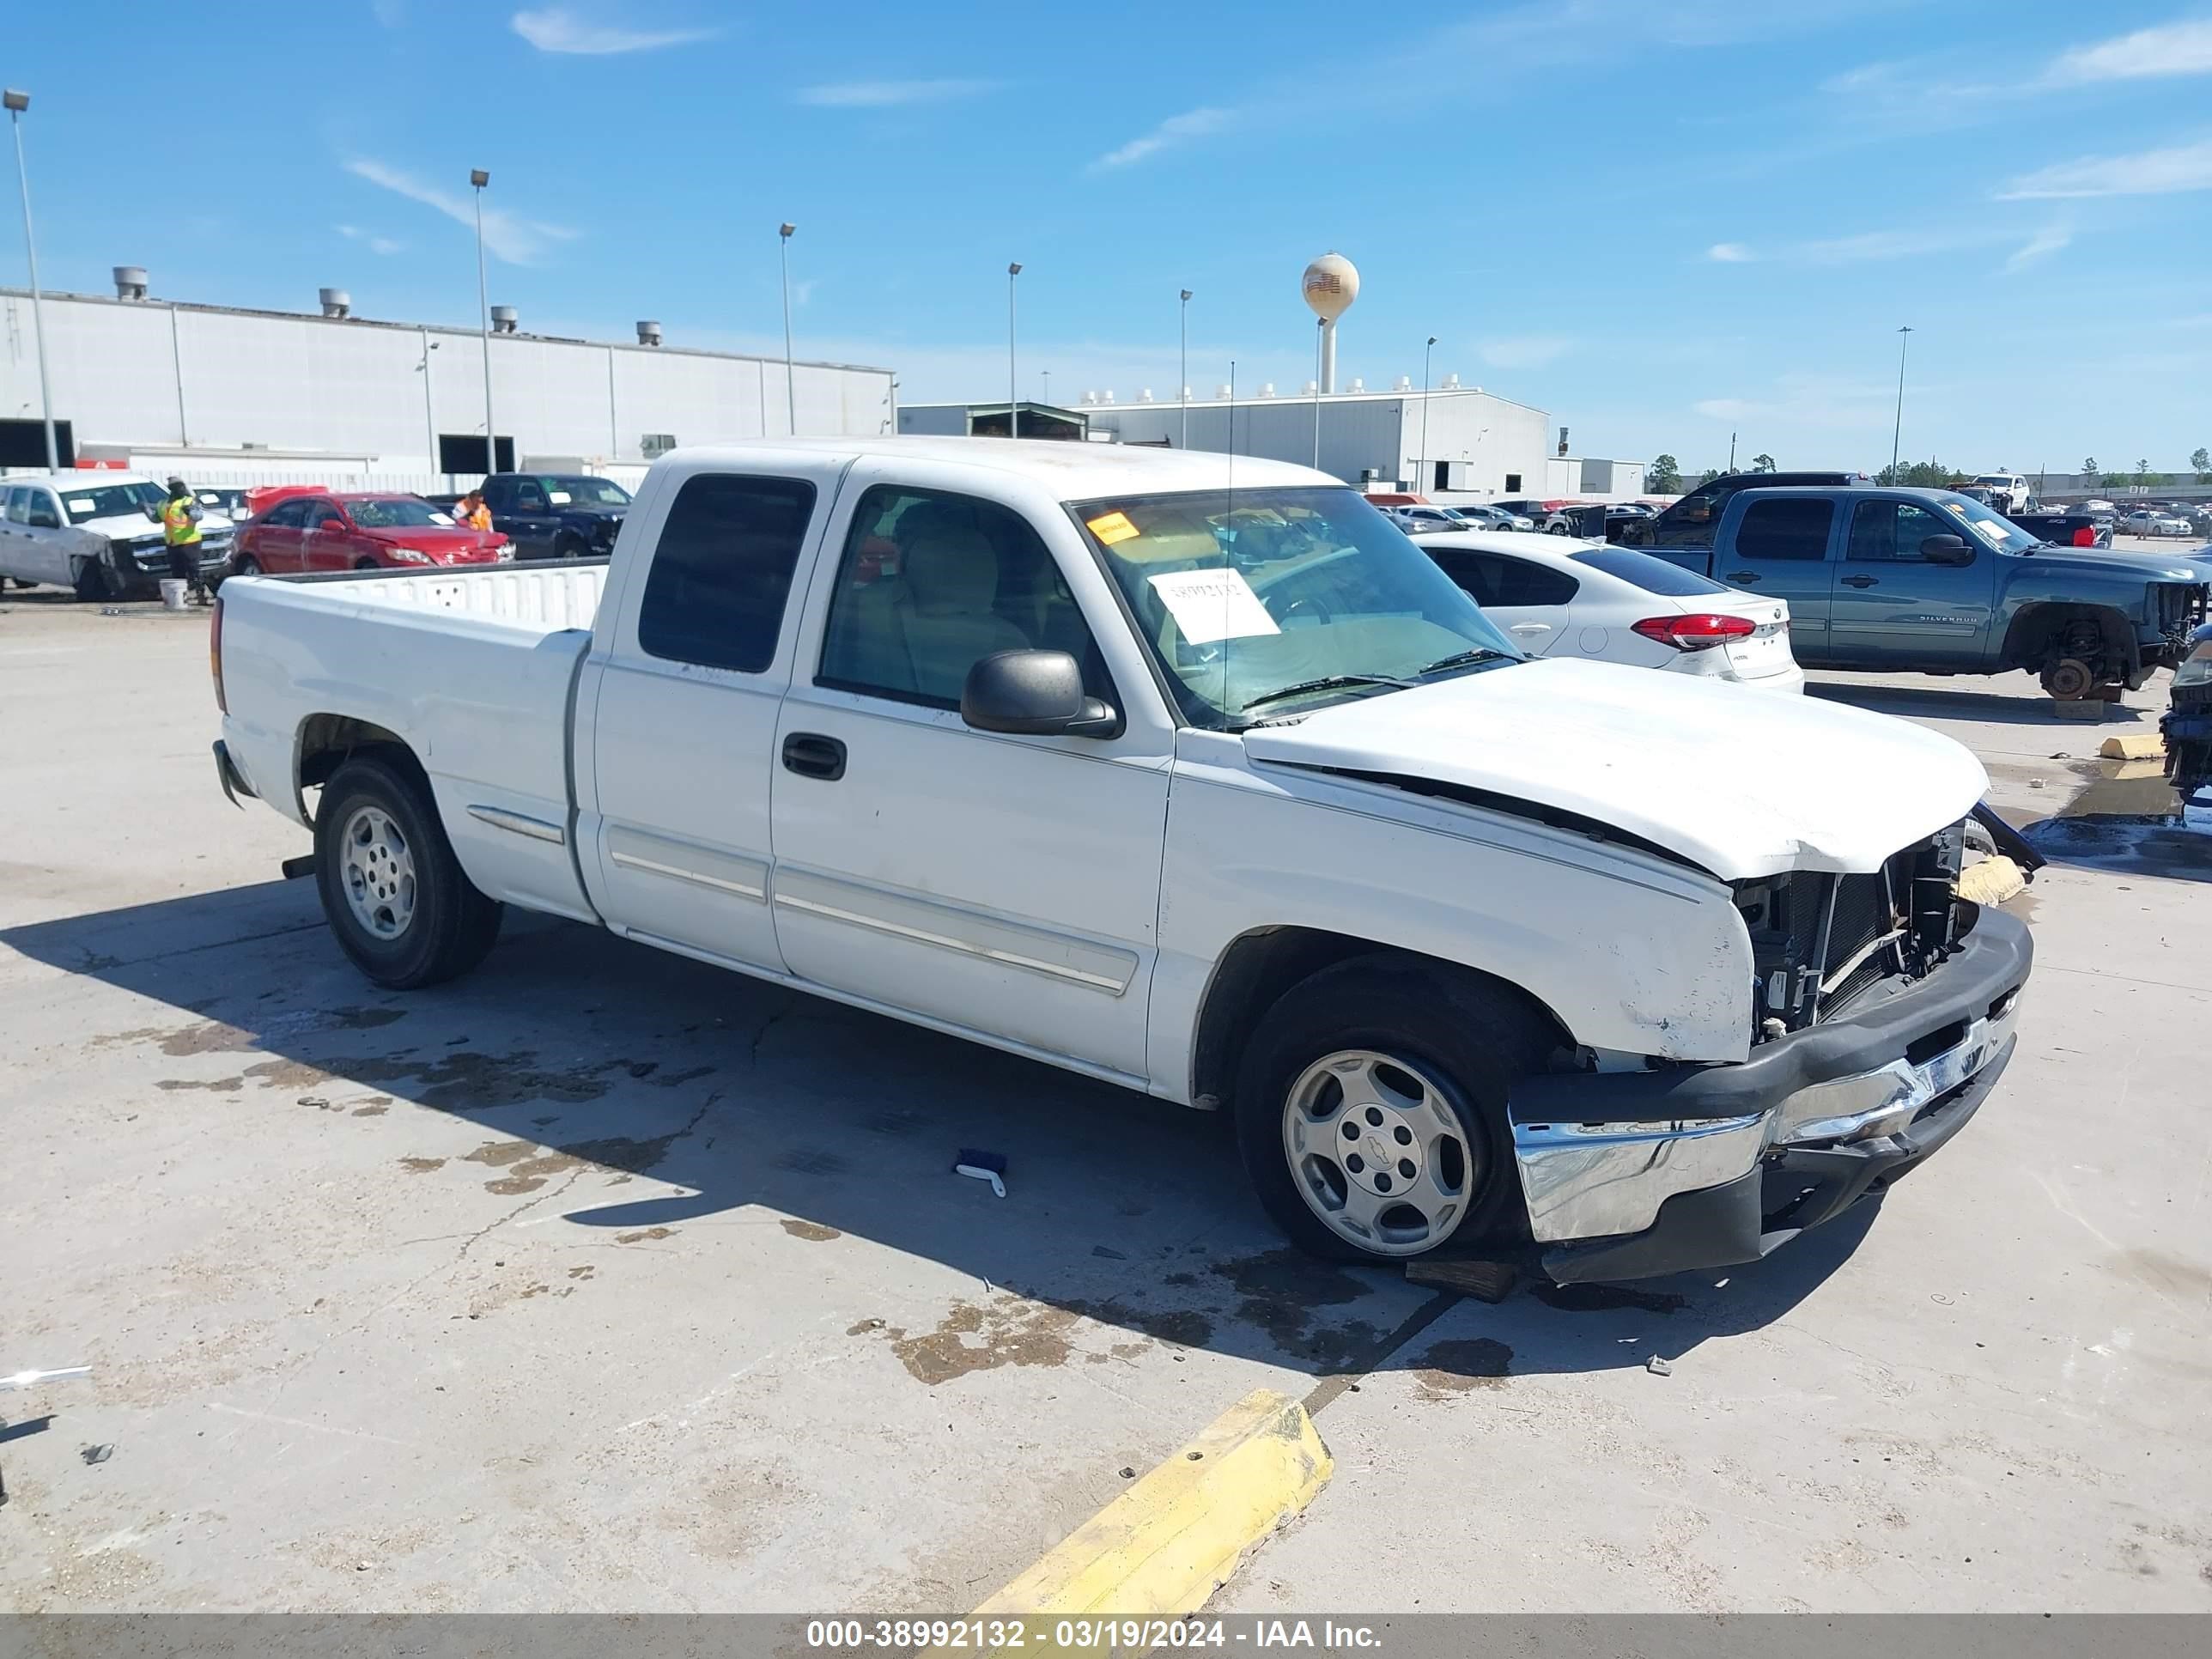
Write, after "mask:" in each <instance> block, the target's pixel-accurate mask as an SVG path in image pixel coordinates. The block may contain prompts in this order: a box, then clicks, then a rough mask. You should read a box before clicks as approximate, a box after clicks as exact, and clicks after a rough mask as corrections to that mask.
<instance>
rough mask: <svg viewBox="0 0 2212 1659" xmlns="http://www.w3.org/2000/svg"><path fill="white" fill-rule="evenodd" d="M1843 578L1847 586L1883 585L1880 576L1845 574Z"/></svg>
mask: <svg viewBox="0 0 2212 1659" xmlns="http://www.w3.org/2000/svg"><path fill="white" fill-rule="evenodd" d="M1842 580H1843V584H1844V586H1846V587H1880V586H1881V577H1879V576H1845V577H1844V578H1843V579H1842Z"/></svg>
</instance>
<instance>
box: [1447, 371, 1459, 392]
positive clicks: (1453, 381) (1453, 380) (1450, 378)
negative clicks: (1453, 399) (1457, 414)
mask: <svg viewBox="0 0 2212 1659" xmlns="http://www.w3.org/2000/svg"><path fill="white" fill-rule="evenodd" d="M1443 389H1444V390H1445V391H1446V392H1456V391H1458V390H1459V376H1458V375H1456V374H1447V375H1445V376H1444V384H1443Z"/></svg>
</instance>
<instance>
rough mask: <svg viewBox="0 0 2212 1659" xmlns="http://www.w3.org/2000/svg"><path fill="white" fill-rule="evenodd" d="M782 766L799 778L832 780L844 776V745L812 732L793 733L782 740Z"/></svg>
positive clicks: (832, 781)
mask: <svg viewBox="0 0 2212 1659" xmlns="http://www.w3.org/2000/svg"><path fill="white" fill-rule="evenodd" d="M783 766H784V770H786V771H787V772H796V773H798V774H799V776H800V777H802V778H820V779H821V780H822V781H823V782H825V783H835V782H836V781H837V780H838V779H840V778H842V777H843V776H844V775H845V745H844V744H842V743H840V742H839V741H838V740H837V739H836V738H825V737H823V736H822V735H821V734H820V733H819V732H793V733H792V734H791V735H790V736H789V737H787V738H785V739H784V740H783Z"/></svg>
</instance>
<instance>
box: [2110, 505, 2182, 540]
mask: <svg viewBox="0 0 2212 1659" xmlns="http://www.w3.org/2000/svg"><path fill="white" fill-rule="evenodd" d="M2120 527H2121V528H2122V529H2124V530H2125V531H2126V532H2128V533H2129V534H2130V535H2131V536H2188V535H2193V534H2194V533H2195V532H2194V531H2192V530H2191V527H2190V523H2189V520H2186V519H2185V518H2183V517H2182V516H2181V515H2180V514H2179V513H2168V512H2166V511H2164V510H2163V509H2160V508H2158V507H2137V508H2136V510H2135V511H2134V512H2132V513H2129V514H2128V516H2127V517H2126V518H2124V519H2122V520H2120Z"/></svg>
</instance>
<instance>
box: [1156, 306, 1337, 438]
mask: <svg viewBox="0 0 2212 1659" xmlns="http://www.w3.org/2000/svg"><path fill="white" fill-rule="evenodd" d="M1176 401H1177V402H1179V403H1180V404H1182V447H1184V448H1185V449H1188V448H1189V447H1190V290H1189V289H1183V291H1182V352H1181V354H1180V355H1179V356H1177V358H1176ZM1316 418H1319V417H1318V416H1316Z"/></svg>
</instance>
